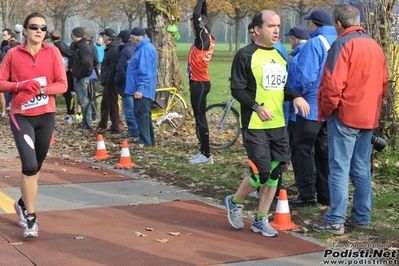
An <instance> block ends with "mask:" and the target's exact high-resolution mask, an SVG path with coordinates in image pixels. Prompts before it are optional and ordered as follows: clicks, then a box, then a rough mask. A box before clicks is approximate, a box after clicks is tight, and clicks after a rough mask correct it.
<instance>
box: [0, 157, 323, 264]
mask: <svg viewBox="0 0 399 266" xmlns="http://www.w3.org/2000/svg"><path fill="white" fill-rule="evenodd" d="M6 152H7V151H4V150H3V151H2V152H1V151H0V158H1V159H0V236H1V237H0V258H1V259H0V265H18V266H21V265H39V266H43V265H173V266H174V265H246V266H250V265H271V266H277V265H284V266H287V265H320V262H321V261H322V251H323V247H321V246H320V245H319V244H317V243H316V242H315V241H314V240H313V239H304V238H303V237H299V236H298V235H296V234H293V233H287V232H280V236H279V237H276V238H266V237H263V236H261V235H259V234H254V233H252V232H251V231H250V229H249V228H250V225H251V221H250V220H246V221H245V228H244V229H242V230H235V229H233V228H232V227H231V226H230V225H229V224H228V222H227V219H226V211H225V209H224V207H223V206H221V205H220V203H218V202H215V201H213V200H212V199H209V198H202V197H200V196H197V195H193V194H191V193H189V192H188V191H186V190H184V189H181V188H176V187H172V186H163V185H160V184H159V183H158V182H155V181H152V180H149V179H148V178H141V177H140V176H139V175H136V174H131V173H128V172H127V171H124V170H115V169H110V168H109V165H106V164H102V163H99V164H98V163H93V162H90V161H87V162H86V161H83V160H80V159H73V158H70V159H66V158H51V157H49V158H48V159H47V160H46V162H45V164H44V167H43V170H42V173H41V178H40V188H39V195H38V198H37V204H36V209H37V215H38V221H39V224H40V232H39V234H40V235H39V238H36V239H24V238H23V237H22V231H23V229H21V228H19V227H18V226H17V224H16V222H15V219H16V215H15V213H14V210H13V208H12V204H13V202H14V200H16V199H18V198H19V197H20V192H19V184H18V182H19V175H20V162H19V159H17V158H15V155H13V154H10V153H6ZM153 178H156V177H153ZM164 242H165V243H164Z"/></svg>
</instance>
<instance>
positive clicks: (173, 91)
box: [151, 87, 187, 130]
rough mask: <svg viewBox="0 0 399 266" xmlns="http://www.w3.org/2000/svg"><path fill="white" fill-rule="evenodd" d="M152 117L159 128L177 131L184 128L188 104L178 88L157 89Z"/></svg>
mask: <svg viewBox="0 0 399 266" xmlns="http://www.w3.org/2000/svg"><path fill="white" fill-rule="evenodd" d="M151 117H152V121H154V123H155V124H156V125H157V126H159V127H161V128H164V129H166V130H177V129H179V128H181V127H182V126H183V124H184V122H185V121H186V117H187V103H186V101H185V100H184V98H183V97H182V96H181V95H180V94H179V90H178V89H177V88H174V87H168V88H157V89H156V95H155V99H153V102H152V108H151Z"/></svg>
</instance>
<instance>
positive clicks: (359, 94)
mask: <svg viewBox="0 0 399 266" xmlns="http://www.w3.org/2000/svg"><path fill="white" fill-rule="evenodd" d="M386 67H387V66H386V61H385V56H384V53H383V51H382V49H381V47H380V46H379V45H378V43H377V42H376V41H375V40H374V39H372V38H371V37H369V36H368V35H366V34H365V33H364V29H363V28H362V27H361V26H352V27H349V28H347V29H345V31H344V32H342V33H341V34H340V35H339V36H338V38H337V40H336V41H335V42H334V43H333V45H332V46H331V49H330V51H329V54H328V57H327V62H326V64H325V66H324V72H323V77H322V79H321V82H320V87H319V92H318V107H319V117H318V120H319V121H322V120H323V119H325V118H326V117H328V116H331V115H332V113H333V111H335V110H336V109H337V110H338V117H339V119H340V120H341V122H342V123H343V124H344V125H346V126H348V127H353V128H359V129H373V128H376V127H378V125H379V122H378V121H379V118H380V113H381V105H382V101H383V98H384V97H385V94H386V92H387V89H388V77H387V69H386Z"/></svg>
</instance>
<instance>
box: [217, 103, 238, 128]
mask: <svg viewBox="0 0 399 266" xmlns="http://www.w3.org/2000/svg"><path fill="white" fill-rule="evenodd" d="M234 101H235V99H234V98H233V97H231V99H230V101H228V102H227V103H226V108H225V109H224V113H223V116H222V119H220V121H219V122H218V123H217V125H216V128H217V129H221V128H222V127H223V125H224V123H225V122H226V119H227V118H228V117H229V113H230V111H231V108H232V107H233V104H234Z"/></svg>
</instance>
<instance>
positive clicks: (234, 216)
mask: <svg viewBox="0 0 399 266" xmlns="http://www.w3.org/2000/svg"><path fill="white" fill-rule="evenodd" d="M232 199H233V195H229V196H227V197H225V198H224V205H226V208H227V218H228V220H229V223H230V224H231V225H232V226H233V227H234V228H236V229H241V228H243V227H244V220H243V219H242V209H243V207H244V206H243V205H242V204H234V203H233V202H232V201H231V200H232Z"/></svg>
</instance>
